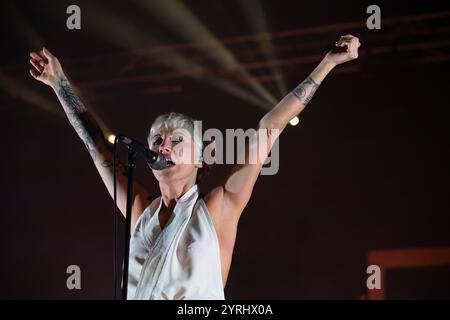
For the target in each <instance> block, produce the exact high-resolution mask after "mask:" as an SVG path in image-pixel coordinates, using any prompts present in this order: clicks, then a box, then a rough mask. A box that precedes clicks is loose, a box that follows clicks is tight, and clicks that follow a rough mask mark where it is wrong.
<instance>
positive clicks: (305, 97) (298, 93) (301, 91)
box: [292, 76, 320, 106]
mask: <svg viewBox="0 0 450 320" xmlns="http://www.w3.org/2000/svg"><path fill="white" fill-rule="evenodd" d="M319 85H320V84H318V83H316V82H315V81H314V80H313V79H312V78H311V77H309V76H308V77H307V78H306V79H305V80H303V82H302V83H300V84H299V85H298V86H297V87H296V88H295V89H294V90H292V94H293V95H294V96H295V97H297V99H299V100H300V101H301V103H303V104H304V105H305V106H306V105H307V104H308V103H309V101H310V100H311V98H312V96H313V95H314V93H315V92H316V90H317V88H318V87H319Z"/></svg>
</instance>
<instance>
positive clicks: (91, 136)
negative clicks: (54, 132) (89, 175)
mask: <svg viewBox="0 0 450 320" xmlns="http://www.w3.org/2000/svg"><path fill="white" fill-rule="evenodd" d="M56 94H57V96H58V99H59V101H60V102H61V104H62V106H63V108H64V111H65V113H66V115H67V118H68V119H69V121H70V123H71V124H72V126H73V128H74V129H75V131H76V132H77V134H78V135H79V136H80V138H81V140H82V141H83V142H84V144H85V145H86V148H87V149H88V150H89V153H90V154H91V157H92V159H93V160H94V162H95V160H96V159H97V151H96V150H97V147H98V146H96V143H98V142H99V141H102V140H103V139H104V136H103V133H102V131H101V129H100V127H99V125H98V124H97V122H96V121H95V119H94V118H93V116H92V115H91V114H90V113H89V112H88V110H87V109H86V107H85V106H84V105H83V103H82V102H81V100H80V98H78V96H77V95H76V94H75V92H74V90H73V88H72V86H71V85H70V83H69V81H68V80H67V79H66V78H65V77H64V78H62V79H61V80H60V81H59V83H58V86H57V89H56Z"/></svg>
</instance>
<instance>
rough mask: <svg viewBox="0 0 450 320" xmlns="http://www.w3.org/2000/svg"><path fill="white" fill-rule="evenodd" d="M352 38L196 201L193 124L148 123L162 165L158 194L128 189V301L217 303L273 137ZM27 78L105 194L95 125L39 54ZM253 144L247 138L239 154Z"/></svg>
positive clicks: (270, 116) (264, 122)
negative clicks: (56, 104)
mask: <svg viewBox="0 0 450 320" xmlns="http://www.w3.org/2000/svg"><path fill="white" fill-rule="evenodd" d="M359 45H360V43H359V40H358V38H356V37H354V36H352V35H346V36H343V37H341V38H340V39H339V40H338V41H337V42H336V47H337V48H342V49H343V50H333V51H330V52H328V53H327V54H326V55H325V57H324V58H323V60H322V61H321V62H320V63H319V65H318V66H317V67H316V68H315V69H314V71H313V72H312V73H311V74H310V75H309V76H308V77H307V78H306V79H305V80H304V81H303V82H302V83H300V84H299V85H298V86H297V87H296V88H295V89H294V90H293V91H292V92H291V93H289V94H288V95H286V96H285V97H284V98H283V99H282V100H281V101H280V102H279V103H278V104H277V105H276V106H275V107H274V108H273V109H272V110H271V111H269V112H268V113H267V114H266V115H264V117H263V118H262V119H261V120H260V121H259V129H262V130H263V132H265V134H266V138H267V141H268V143H267V144H266V145H267V148H266V149H267V150H264V152H263V157H262V159H258V160H259V161H258V162H257V163H250V162H248V161H246V162H245V163H243V164H236V165H235V166H234V167H233V168H232V170H231V172H230V174H229V176H228V178H227V179H226V180H225V181H224V183H223V184H220V185H217V186H216V187H215V188H212V189H211V191H209V192H208V193H207V194H206V195H205V196H204V197H201V196H200V191H199V189H198V186H197V180H198V179H197V178H198V172H199V170H201V169H202V166H203V164H202V161H201V160H202V151H203V150H202V148H203V143H202V141H197V140H196V135H195V134H194V120H193V119H192V118H190V117H189V116H186V115H182V114H178V113H170V114H164V115H161V116H159V117H158V118H156V120H155V121H154V123H153V124H152V125H151V128H150V132H149V136H148V147H149V148H150V149H151V150H153V151H157V152H159V153H161V154H163V155H164V157H166V159H167V160H170V161H169V163H171V165H169V166H167V167H166V168H165V169H163V170H160V171H156V170H153V175H154V176H155V178H156V180H157V182H158V185H159V189H160V192H161V195H160V196H159V197H157V198H154V199H149V197H150V196H149V193H148V191H147V190H145V188H144V187H143V186H142V185H140V184H139V183H137V182H135V184H134V191H135V193H134V199H133V205H132V219H131V228H132V236H131V242H130V264H129V277H128V297H127V298H128V299H224V287H225V284H226V282H227V277H228V273H229V270H230V266H231V259H232V254H233V248H234V245H235V240H236V232H237V226H238V221H239V218H240V216H241V214H242V212H243V210H244V208H245V206H246V205H247V203H248V201H249V199H250V196H251V194H252V190H253V186H254V184H255V182H256V179H257V178H258V176H259V173H260V170H261V168H262V164H263V163H264V161H265V157H267V156H268V154H269V152H270V149H271V147H272V145H273V143H274V141H275V140H276V138H277V136H278V134H279V133H281V132H282V131H283V129H284V128H285V127H286V125H287V124H288V123H289V121H290V120H291V119H292V118H294V117H295V116H297V115H298V114H299V113H300V112H301V111H302V110H303V109H304V108H305V106H306V105H307V104H308V102H309V101H310V100H311V98H312V96H313V95H314V93H315V92H316V90H317V88H318V87H319V85H320V84H321V82H322V81H323V80H324V78H325V77H326V75H327V74H328V73H329V72H330V71H331V70H332V69H333V68H334V67H335V66H337V65H339V64H341V63H344V62H346V61H350V60H353V59H356V58H357V57H358V47H359ZM30 62H31V64H32V65H33V67H34V68H33V69H31V70H30V73H31V75H32V76H33V77H34V78H35V79H36V80H39V81H41V82H43V83H45V84H47V85H48V86H50V87H51V88H52V89H53V90H54V91H55V93H56V95H57V97H58V99H59V101H60V103H61V105H62V107H63V109H64V111H65V113H66V115H67V118H68V119H69V121H70V123H71V125H72V126H73V128H74V129H75V131H76V132H77V134H78V135H79V137H80V139H81V140H82V141H83V143H84V144H85V145H86V147H87V149H88V150H89V153H90V155H91V157H92V160H93V161H94V164H95V167H96V168H97V170H98V172H99V174H100V177H101V178H102V180H103V182H104V184H105V186H106V188H107V189H108V192H109V194H110V195H111V196H113V168H112V163H113V153H112V150H111V148H110V146H109V144H108V142H107V141H106V139H105V137H104V134H103V132H102V131H101V129H100V127H99V125H98V124H97V122H96V121H95V119H94V118H93V117H92V115H91V114H90V113H89V111H88V110H87V109H86V107H85V106H84V105H83V103H82V102H81V100H80V98H79V97H78V96H77V95H76V94H75V92H74V90H73V88H72V86H71V84H70V83H69V81H68V80H67V78H66V76H65V75H64V72H63V69H62V67H61V64H60V62H59V61H58V59H57V58H56V57H55V56H54V55H53V54H52V53H51V52H50V51H48V50H47V49H45V48H44V49H43V50H42V51H40V52H32V53H31V59H30ZM255 141H256V137H255V139H253V140H252V139H250V141H249V143H248V145H247V147H246V148H247V149H246V150H243V151H241V152H244V154H245V155H246V156H245V159H248V157H247V153H248V152H247V151H248V150H250V148H251V144H252V143H255ZM116 174H117V204H118V207H119V209H120V211H121V212H122V214H124V215H125V212H126V194H127V177H126V176H125V174H124V170H123V165H121V164H119V165H118V168H117V172H116Z"/></svg>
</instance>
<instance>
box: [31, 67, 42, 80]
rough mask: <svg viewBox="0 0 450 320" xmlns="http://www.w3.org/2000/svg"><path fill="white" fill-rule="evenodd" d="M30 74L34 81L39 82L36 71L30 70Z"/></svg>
mask: <svg viewBox="0 0 450 320" xmlns="http://www.w3.org/2000/svg"><path fill="white" fill-rule="evenodd" d="M30 74H31V76H32V77H33V78H35V79H36V80H39V76H40V74H39V73H38V72H37V71H36V70H34V69H30Z"/></svg>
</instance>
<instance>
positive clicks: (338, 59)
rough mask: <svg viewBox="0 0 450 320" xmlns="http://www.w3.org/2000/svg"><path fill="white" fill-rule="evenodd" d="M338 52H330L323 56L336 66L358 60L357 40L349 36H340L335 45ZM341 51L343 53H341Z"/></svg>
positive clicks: (358, 43)
mask: <svg viewBox="0 0 450 320" xmlns="http://www.w3.org/2000/svg"><path fill="white" fill-rule="evenodd" d="M335 45H336V47H337V48H342V49H340V50H339V49H338V50H331V51H330V52H328V53H327V55H326V56H325V59H326V60H328V61H329V62H331V63H333V64H334V65H338V64H341V63H344V62H347V61H350V60H354V59H356V58H358V48H359V46H360V45H361V43H360V42H359V39H358V38H357V37H355V36H352V35H351V34H347V35H345V36H342V37H341V38H340V39H339V40H338V41H337V42H336V43H335ZM342 51H343V52H342Z"/></svg>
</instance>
